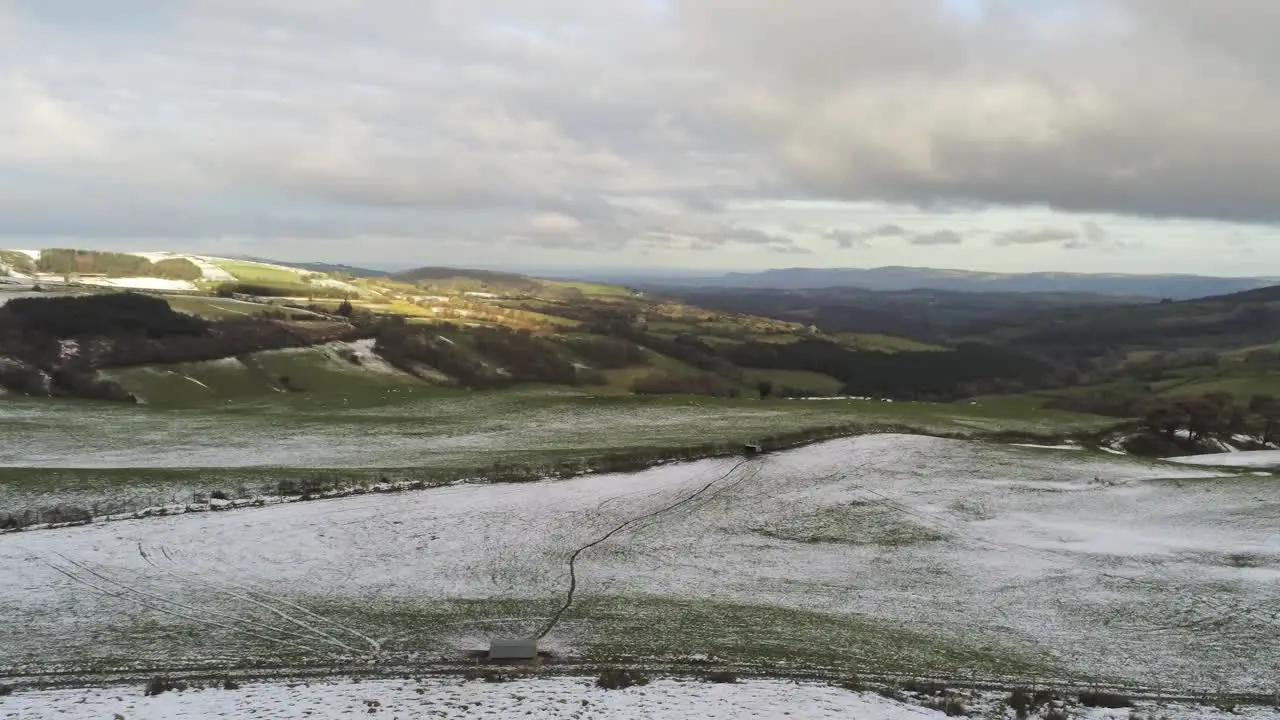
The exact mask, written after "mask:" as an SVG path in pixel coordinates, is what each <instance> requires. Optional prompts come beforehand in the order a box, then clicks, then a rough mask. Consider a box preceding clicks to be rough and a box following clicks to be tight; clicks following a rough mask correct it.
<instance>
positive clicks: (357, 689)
mask: <svg viewBox="0 0 1280 720" xmlns="http://www.w3.org/2000/svg"><path fill="white" fill-rule="evenodd" d="M1004 697H1006V696H1005V695H1004V694H997V693H973V694H966V695H964V696H962V702H965V703H966V707H968V708H969V709H970V710H971V712H973V713H974V714H978V713H981V715H980V716H981V717H1001V718H1003V717H1006V715H1004V714H1003V713H1000V714H997V713H999V708H1000V703H1001V701H1002V700H1003V699H1004ZM1138 705H1139V707H1137V708H1134V709H1129V708H1125V709H1122V710H1105V709H1088V708H1075V709H1073V711H1072V713H1071V717H1073V718H1078V719H1079V720H1113V719H1115V720H1127V719H1128V718H1130V717H1138V718H1147V717H1152V718H1155V717H1158V718H1165V719H1167V720H1192V719H1193V718H1194V719H1197V720H1219V719H1223V718H1237V719H1240V720H1272V719H1274V718H1280V712H1277V711H1276V710H1274V709H1271V708H1247V707H1246V708H1240V709H1238V710H1236V711H1235V712H1234V713H1228V712H1226V711H1224V710H1217V709H1213V708H1208V707H1195V706H1191V705H1180V704H1169V703H1159V704H1157V703H1152V702H1145V703H1144V702H1139V703H1138ZM113 715H114V716H115V717H125V718H129V719H130V720H151V719H155V720H160V719H161V718H164V719H168V718H245V717H254V718H260V719H262V720H301V719H302V718H309V719H310V720H335V719H337V718H347V717H354V716H369V715H374V716H376V717H402V718H409V717H415V718H416V717H433V718H475V717H482V716H483V717H497V718H514V717H530V718H538V719H540V720H558V719H561V718H564V719H566V720H567V719H569V718H573V719H574V720H605V719H607V720H650V719H651V718H661V719H662V720H685V719H688V720H694V719H697V720H739V719H740V718H755V719H757V720H784V719H785V720H828V719H831V720H835V719H836V718H839V719H841V720H844V719H847V718H862V719H865V720H922V719H925V718H943V717H946V715H945V714H944V713H943V712H941V711H939V710H931V709H927V708H925V707H921V706H919V705H916V704H913V703H910V702H901V701H897V700H890V699H887V698H884V697H881V696H879V695H876V694H873V693H869V692H863V693H857V692H850V691H848V690H843V689H841V688H837V687H832V686H829V685H822V684H818V683H807V682H806V683H800V682H789V681H783V680H750V681H746V682H740V683H736V684H712V683H704V682H698V681H694V680H676V679H659V680H655V681H653V682H651V683H650V684H648V685H646V686H643V687H633V688H629V689H627V690H603V689H600V688H597V687H595V686H594V684H593V681H592V678H572V677H555V678H541V679H525V680H515V681H512V682H506V683H484V682H465V681H462V680H458V679H447V678H442V679H428V680H374V681H365V682H352V681H339V680H331V681H313V682H293V683H287V684H286V683H279V682H278V683H253V684H245V685H244V686H242V687H241V688H239V689H236V690H223V689H221V688H210V689H192V690H185V691H181V692H167V693H163V694H161V695H158V696H154V697H146V696H144V695H143V694H142V692H141V690H140V689H139V688H136V687H106V688H88V689H82V690H45V691H37V692H19V693H17V694H15V695H12V696H10V697H2V698H0V717H15V716H16V717H19V718H25V717H58V718H63V719H64V720H100V719H101V718H108V717H112V716H113ZM1009 717H1012V716H1011V715H1010V716H1009Z"/></svg>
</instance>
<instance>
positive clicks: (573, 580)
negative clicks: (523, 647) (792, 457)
mask: <svg viewBox="0 0 1280 720" xmlns="http://www.w3.org/2000/svg"><path fill="white" fill-rule="evenodd" d="M750 462H752V460H751V459H748V460H743V461H741V462H739V463H738V464H737V465H734V466H733V467H732V468H730V469H729V472H727V473H725V474H724V475H721V476H720V477H718V478H716V479H714V480H712V481H711V482H708V483H707V484H705V485H703V486H702V487H701V488H699V489H698V490H697V491H696V492H694V493H693V494H692V495H690V496H689V497H687V498H683V499H681V500H678V501H676V502H674V503H672V504H670V505H667V506H666V507H662V508H659V509H657V510H654V511H653V512H650V513H645V514H644V515H640V516H638V517H633V518H631V519H630V520H627V521H625V522H623V523H622V524H620V525H618V526H616V527H614V528H613V529H612V530H610V531H609V532H607V533H605V534H604V535H601V536H600V537H598V538H596V539H595V540H593V541H591V542H589V543H587V544H586V545H583V546H582V547H579V548H578V549H577V550H574V551H573V553H572V554H571V555H569V590H568V592H567V593H566V595H565V601H564V605H561V606H560V609H559V610H556V612H555V614H554V615H552V616H551V619H550V620H549V621H548V622H547V624H546V625H545V626H543V628H542V630H541V631H540V632H539V633H538V634H537V635H535V636H534V639H535V640H541V639H542V638H544V637H546V636H547V635H548V634H549V633H550V632H551V631H552V630H554V629H555V627H556V625H557V624H559V622H560V618H561V616H563V615H564V614H565V613H566V612H568V610H569V608H571V607H573V598H574V593H576V592H577V589H578V572H577V562H578V556H579V555H581V554H582V553H584V552H586V551H587V550H590V549H591V548H593V547H595V546H597V545H599V544H601V543H603V542H605V541H606V540H608V539H609V538H611V537H613V536H614V535H617V534H618V533H620V532H622V531H623V530H626V529H627V528H629V527H631V526H632V525H635V524H637V523H641V522H644V521H645V520H651V519H653V518H655V517H657V516H658V515H661V514H663V513H666V512H670V511H671V510H675V509H676V508H678V507H681V506H683V505H687V504H689V503H691V502H693V501H694V500H697V499H698V498H699V497H700V496H701V495H702V494H703V493H705V492H707V491H708V490H710V489H711V488H712V487H714V486H715V485H716V483H719V482H720V481H722V480H725V479H727V478H729V477H730V476H732V475H733V474H734V473H735V472H737V471H738V469H739V468H741V467H742V466H744V465H746V464H748V463H750Z"/></svg>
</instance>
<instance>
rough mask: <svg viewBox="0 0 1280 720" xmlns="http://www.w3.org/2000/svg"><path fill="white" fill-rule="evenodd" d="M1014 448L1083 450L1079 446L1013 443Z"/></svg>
mask: <svg viewBox="0 0 1280 720" xmlns="http://www.w3.org/2000/svg"><path fill="white" fill-rule="evenodd" d="M1012 444H1013V446H1014V447H1024V448H1036V449H1039V450H1083V449H1084V448H1083V447H1081V446H1079V445H1037V444H1035V443H1012Z"/></svg>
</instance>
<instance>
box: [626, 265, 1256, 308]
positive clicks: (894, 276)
mask: <svg viewBox="0 0 1280 720" xmlns="http://www.w3.org/2000/svg"><path fill="white" fill-rule="evenodd" d="M1278 283H1280V278H1274V277H1271V278H1268V277H1247V278H1240V277H1236V278H1226V277H1208V276H1199V275H1125V274H1087V273H1052V272H1037V273H988V272H973V271H969V270H937V269H931V268H916V267H880V268H869V269H859V268H832V269H823V268H782V269H776V270H764V271H761V272H750V273H747V272H732V273H725V274H722V275H708V276H704V277H688V276H673V277H662V278H660V277H653V278H650V279H648V280H646V281H644V282H643V283H642V284H644V285H647V286H650V287H662V286H666V287H695V286H696V287H722V288H772V289H780V290H812V289H819V288H832V287H859V288H863V289H866V290H876V291H886V290H889V291H894V290H953V291H960V292H1034V293H1092V294H1102V295H1124V296H1131V297H1146V298H1156V299H1162V298H1169V299H1172V300H1187V299H1191V298H1197V297H1206V296H1210V295H1223V294H1227V293H1232V292H1239V291H1243V290H1252V289H1254V288H1258V287H1263V286H1266V285H1275V284H1278Z"/></svg>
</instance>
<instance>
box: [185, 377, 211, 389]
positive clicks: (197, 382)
mask: <svg viewBox="0 0 1280 720" xmlns="http://www.w3.org/2000/svg"><path fill="white" fill-rule="evenodd" d="M182 379H183V380H188V381H190V382H193V383H195V384H197V385H199V386H200V387H202V388H204V389H205V390H212V388H210V387H209V386H208V385H205V384H204V383H202V382H200V381H199V380H197V379H195V378H193V377H191V376H190V375H183V376H182Z"/></svg>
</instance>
